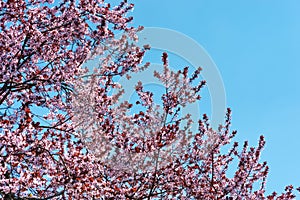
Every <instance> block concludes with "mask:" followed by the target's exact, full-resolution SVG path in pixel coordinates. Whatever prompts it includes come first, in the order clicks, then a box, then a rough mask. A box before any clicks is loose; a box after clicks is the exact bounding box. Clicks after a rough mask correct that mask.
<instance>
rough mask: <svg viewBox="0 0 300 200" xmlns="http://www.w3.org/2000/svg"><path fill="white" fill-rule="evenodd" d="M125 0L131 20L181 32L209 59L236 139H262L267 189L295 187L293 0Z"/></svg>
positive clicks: (298, 178)
mask: <svg viewBox="0 0 300 200" xmlns="http://www.w3.org/2000/svg"><path fill="white" fill-rule="evenodd" d="M131 2H133V3H134V4H135V9H134V11H133V13H132V15H133V16H134V22H133V23H134V25H143V26H145V27H162V28H169V29H173V30H176V31H179V32H181V33H184V34H186V35H188V36H189V37H191V38H193V39H194V40H196V41H197V42H198V43H199V44H200V45H202V46H203V47H204V48H205V50H206V51H207V52H208V54H209V55H210V56H211V57H212V59H213V60H214V62H215V63H216V65H217V67H218V69H219V71H220V73H221V76H222V78H223V82H224V86H225V89H226V96H227V106H229V107H230V108H232V111H233V115H232V128H233V129H236V130H238V135H237V137H236V139H237V140H238V141H240V142H243V141H244V140H248V141H249V143H250V144H251V145H252V146H253V145H255V146H257V141H258V138H259V136H260V135H261V134H263V135H264V136H265V138H266V142H267V143H266V147H265V149H264V151H263V154H262V159H261V160H262V161H264V160H266V161H267V162H268V165H269V167H270V173H269V177H268V183H267V190H268V192H271V191H273V190H276V191H277V192H281V191H283V189H284V187H285V186H286V185H289V184H294V185H295V186H297V187H298V186H300V159H299V157H300V156H299V152H300V131H299V125H300V103H299V102H300V89H299V86H300V78H299V75H300V47H299V45H300V12H299V11H300V1H297V0H286V1H279V0H260V1H259V0H251V1H250V0H247V1H240V0H229V1H215V0H210V1H208V0H206V1H203V0H189V1H178V0H172V1H171V0H163V1H161V0H151V1H150V0H145V1H137V0H132V1H131ZM158 60H160V57H159V58H158ZM171 62H172V61H171ZM204 98H207V97H205V95H204ZM206 101H207V100H206ZM204 103H205V100H204Z"/></svg>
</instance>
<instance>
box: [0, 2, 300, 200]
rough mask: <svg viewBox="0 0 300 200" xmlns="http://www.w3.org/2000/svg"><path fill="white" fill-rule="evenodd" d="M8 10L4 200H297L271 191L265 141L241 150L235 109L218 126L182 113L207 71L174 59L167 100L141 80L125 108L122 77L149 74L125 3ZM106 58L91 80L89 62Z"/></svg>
mask: <svg viewBox="0 0 300 200" xmlns="http://www.w3.org/2000/svg"><path fill="white" fill-rule="evenodd" d="M0 8H1V9H0V30H1V31H0V43H1V45H0V65H1V68H0V70H1V73H0V86H1V89H0V105H1V106H0V112H1V116H0V197H1V198H2V199H24V200H25V199H35V200H37V199H293V198H295V196H294V194H293V186H287V187H286V188H285V191H284V192H283V193H281V194H277V193H275V192H274V193H273V194H270V195H269V196H268V195H267V194H265V193H266V191H265V187H266V178H267V174H268V166H267V164H266V162H262V163H261V162H260V160H259V158H260V154H261V151H262V149H263V147H264V144H265V141H264V137H263V136H261V137H260V139H259V143H258V147H256V148H255V147H249V145H248V143H247V142H245V143H244V144H243V145H242V146H241V148H239V144H238V143H237V142H232V139H233V138H234V136H235V134H236V131H233V132H231V131H230V118H231V111H230V109H228V110H227V115H226V117H225V122H224V125H220V127H219V129H218V130H214V129H212V127H211V126H210V124H209V119H208V117H207V116H206V115H204V116H203V119H201V120H199V121H198V122H193V121H192V120H191V116H190V115H186V116H183V115H182V114H181V109H183V108H184V107H185V106H186V105H187V104H190V103H194V102H197V101H199V100H200V94H199V93H200V90H201V88H202V87H203V86H204V85H205V81H201V80H200V81H199V75H200V72H201V68H198V69H197V70H196V71H194V72H192V73H191V72H189V68H188V67H185V68H183V69H182V70H179V71H172V70H170V68H169V64H168V58H167V57H168V55H167V54H166V53H163V55H162V63H163V66H164V67H163V71H162V72H158V71H157V72H155V73H154V76H155V77H156V78H158V79H159V80H160V81H161V83H162V84H163V86H164V88H165V93H164V94H163V95H162V96H161V101H162V103H161V104H157V103H155V102H154V100H153V96H154V95H155V94H153V92H151V91H146V90H145V89H144V87H143V84H142V82H138V83H137V85H136V87H135V89H136V93H137V94H138V97H139V100H138V101H136V102H134V103H130V102H128V101H124V102H120V96H121V95H122V94H123V93H124V90H123V89H122V86H121V85H120V84H118V82H117V81H116V78H117V77H126V78H128V79H130V73H138V72H140V71H142V70H145V69H146V68H147V67H149V63H146V64H143V60H142V59H143V56H144V53H145V52H146V51H147V50H149V46H147V45H146V46H144V47H138V46H136V45H135V43H134V41H136V40H137V39H138V38H137V36H136V33H137V32H138V31H140V30H142V27H138V28H134V27H131V26H130V22H131V21H132V17H128V16H127V15H128V12H129V11H130V10H132V8H133V5H132V4H129V3H127V1H126V0H124V1H122V2H120V4H119V5H117V6H115V7H112V6H111V5H110V4H109V3H105V2H104V1H103V0H80V1H74V0H63V1H60V2H58V3H57V2H53V1H52V0H18V1H17V0H7V1H4V0H1V1H0ZM117 34H120V35H121V37H116V35H117ZM99 55H100V57H101V58H100V64H99V66H93V67H94V71H93V73H91V74H90V73H89V70H88V69H87V68H85V67H83V63H85V62H86V61H87V60H88V59H92V58H94V57H95V56H99ZM113 91H116V92H113ZM134 108H135V109H134ZM137 110H138V111H137ZM193 123H197V124H198V130H197V131H196V132H192V131H191V130H190V127H191V124H193ZM230 145H231V147H228V146H230ZM113 147H116V148H113ZM226 148H227V150H228V148H229V151H225V150H224V149H226ZM234 159H235V160H238V166H236V167H237V168H236V171H235V173H234V174H233V175H232V176H230V175H229V173H228V169H229V166H230V165H232V162H233V160H234Z"/></svg>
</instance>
